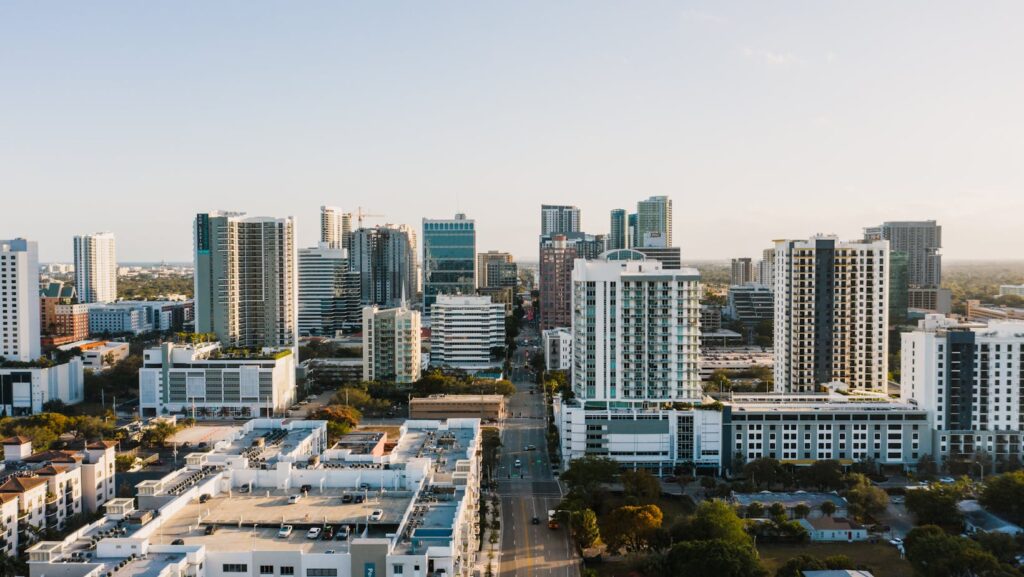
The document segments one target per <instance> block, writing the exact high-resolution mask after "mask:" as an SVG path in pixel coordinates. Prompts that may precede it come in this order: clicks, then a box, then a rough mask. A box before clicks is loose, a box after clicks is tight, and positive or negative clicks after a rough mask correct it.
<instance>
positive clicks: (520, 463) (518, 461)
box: [514, 459, 523, 468]
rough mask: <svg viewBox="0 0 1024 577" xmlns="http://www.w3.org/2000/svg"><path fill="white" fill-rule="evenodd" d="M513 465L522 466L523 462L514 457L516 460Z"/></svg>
mask: <svg viewBox="0 0 1024 577" xmlns="http://www.w3.org/2000/svg"><path fill="white" fill-rule="evenodd" d="M514 466H515V467H517V468H518V467H522V466H523V462H522V461H521V460H519V459H516V462H515V465H514Z"/></svg>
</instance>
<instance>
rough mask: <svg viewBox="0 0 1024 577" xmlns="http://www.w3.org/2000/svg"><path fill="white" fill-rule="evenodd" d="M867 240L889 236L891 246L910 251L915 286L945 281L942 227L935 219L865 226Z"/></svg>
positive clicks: (909, 269) (909, 266)
mask: <svg viewBox="0 0 1024 577" xmlns="http://www.w3.org/2000/svg"><path fill="white" fill-rule="evenodd" d="M864 237H865V240H868V241H875V240H887V241H889V250H891V251H893V252H902V253H906V255H907V282H908V284H909V285H910V286H912V287H938V286H941V285H942V254H941V252H940V251H941V250H942V227H941V226H939V225H937V224H936V223H935V221H934V220H923V221H898V222H885V223H882V224H881V225H879V226H876V227H870V228H866V229H864Z"/></svg>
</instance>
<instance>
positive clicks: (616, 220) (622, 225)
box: [608, 208, 629, 250]
mask: <svg viewBox="0 0 1024 577" xmlns="http://www.w3.org/2000/svg"><path fill="white" fill-rule="evenodd" d="M628 232H629V226H628V224H627V223H626V211H625V210H623V209H621V208H616V209H614V210H612V213H611V227H610V228H609V229H608V250H618V249H620V248H629V244H627V239H628V238H629V237H628V236H627V233H628Z"/></svg>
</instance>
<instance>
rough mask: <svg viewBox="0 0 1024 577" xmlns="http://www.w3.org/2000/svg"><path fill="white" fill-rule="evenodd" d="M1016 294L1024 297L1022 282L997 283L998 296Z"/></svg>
mask: <svg viewBox="0 0 1024 577" xmlns="http://www.w3.org/2000/svg"><path fill="white" fill-rule="evenodd" d="M1010 295H1012V296H1017V297H1024V284H1004V285H999V296H1001V297H1002V296H1010Z"/></svg>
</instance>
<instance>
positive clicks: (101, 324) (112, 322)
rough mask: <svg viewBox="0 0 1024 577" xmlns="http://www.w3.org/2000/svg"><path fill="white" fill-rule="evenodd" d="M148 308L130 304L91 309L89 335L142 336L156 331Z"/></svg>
mask: <svg viewBox="0 0 1024 577" xmlns="http://www.w3.org/2000/svg"><path fill="white" fill-rule="evenodd" d="M149 312H150V311H149V310H148V309H146V307H142V306H139V305H134V304H128V303H110V304H101V305H94V306H90V307H89V334H91V335H120V334H125V333H127V334H132V335H140V334H142V333H147V332H150V331H152V330H155V327H154V325H153V322H152V321H151V320H150V314H149Z"/></svg>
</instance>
